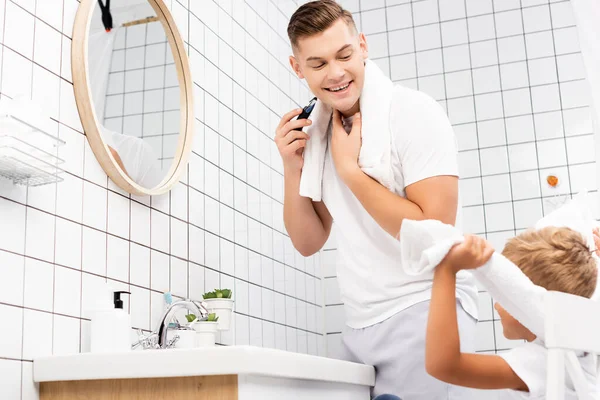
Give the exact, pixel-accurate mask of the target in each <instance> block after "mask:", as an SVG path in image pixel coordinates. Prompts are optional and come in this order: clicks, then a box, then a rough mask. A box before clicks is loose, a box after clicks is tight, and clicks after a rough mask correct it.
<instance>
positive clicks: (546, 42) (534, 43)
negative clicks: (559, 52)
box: [525, 31, 554, 58]
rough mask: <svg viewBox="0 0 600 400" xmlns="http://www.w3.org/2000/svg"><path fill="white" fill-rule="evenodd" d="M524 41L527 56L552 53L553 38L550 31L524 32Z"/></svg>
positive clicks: (547, 55)
mask: <svg viewBox="0 0 600 400" xmlns="http://www.w3.org/2000/svg"><path fill="white" fill-rule="evenodd" d="M525 43H526V44H527V57H528V58H540V57H549V56H553V55H554V39H553V36H552V32H550V31H546V32H538V33H528V34H525Z"/></svg>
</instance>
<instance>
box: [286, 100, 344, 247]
mask: <svg viewBox="0 0 600 400" xmlns="http://www.w3.org/2000/svg"><path fill="white" fill-rule="evenodd" d="M301 112H302V109H296V110H292V111H290V112H288V113H287V114H285V115H284V116H283V117H282V118H281V121H280V122H279V125H278V126H277V130H276V132H275V143H276V144H277V149H278V150H279V153H280V154H281V158H282V161H283V178H284V186H285V189H284V200H283V222H284V224H285V229H286V230H287V232H288V234H289V235H290V239H291V240H292V244H293V245H294V247H295V248H296V250H298V251H299V252H300V254H302V255H303V256H305V257H308V256H310V255H313V254H315V253H316V252H317V251H319V250H320V249H321V247H323V245H324V244H325V242H326V241H327V238H328V237H329V233H330V232H331V224H332V222H333V219H332V218H331V215H330V214H329V211H327V208H326V207H325V204H323V202H318V203H317V202H313V201H312V200H311V199H310V198H308V197H303V196H300V176H301V175H302V166H303V165H304V159H303V158H302V153H303V151H304V148H305V146H306V141H307V140H309V139H310V137H309V136H308V135H307V134H306V133H305V132H302V131H301V130H297V129H302V128H303V127H306V126H309V125H310V124H312V121H311V120H309V119H300V120H298V119H296V120H292V119H293V118H294V117H297V116H298V115H299V114H300V113H301Z"/></svg>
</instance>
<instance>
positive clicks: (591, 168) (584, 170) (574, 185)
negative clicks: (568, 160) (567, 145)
mask: <svg viewBox="0 0 600 400" xmlns="http://www.w3.org/2000/svg"><path fill="white" fill-rule="evenodd" d="M596 177H597V172H596V164H595V163H587V164H579V165H570V166H569V180H570V181H571V182H570V183H571V191H572V192H573V193H579V192H581V191H582V190H583V189H587V190H590V191H591V190H596V189H597V186H598V185H597V183H596V182H597V178H596Z"/></svg>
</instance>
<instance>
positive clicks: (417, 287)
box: [323, 85, 477, 329]
mask: <svg viewBox="0 0 600 400" xmlns="http://www.w3.org/2000/svg"><path fill="white" fill-rule="evenodd" d="M347 122H348V121H347ZM347 122H346V123H347ZM390 126H391V130H392V132H391V135H392V141H391V144H392V168H393V171H394V178H395V180H396V182H397V183H398V187H401V188H403V189H402V192H401V193H398V194H399V195H401V196H403V197H405V193H404V188H406V187H407V186H409V185H411V184H413V183H415V182H418V181H421V180H423V179H427V178H430V177H434V176H440V175H452V176H458V175H459V173H458V159H457V156H458V155H457V148H456V140H455V136H454V132H453V130H452V126H451V124H450V121H449V120H448V117H447V116H446V113H445V112H444V110H443V108H442V107H441V106H440V105H439V104H438V103H437V102H436V101H435V100H433V99H432V98H431V97H429V96H428V95H426V94H424V93H421V92H418V91H416V90H412V89H409V88H405V87H402V86H398V85H397V86H395V88H394V94H393V98H392V105H391V109H390ZM349 128H350V127H349V126H347V127H346V129H347V130H349ZM330 137H331V135H330ZM323 202H324V203H325V205H326V206H327V209H328V210H329V213H330V214H331V215H332V217H333V219H334V221H335V224H336V226H337V230H336V233H337V250H338V260H337V265H336V267H337V268H336V270H337V277H338V284H339V288H340V293H341V298H342V301H343V303H344V308H345V311H346V324H347V325H348V326H349V327H350V328H354V329H360V328H364V327H367V326H371V325H374V324H377V323H379V322H381V321H384V320H385V319H387V318H389V317H391V316H392V315H394V314H396V313H398V312H400V311H402V310H404V309H406V308H408V307H410V306H412V305H415V304H417V303H420V302H422V301H427V300H429V299H430V298H431V287H432V281H433V273H431V274H428V275H424V276H419V277H412V276H409V275H407V274H406V273H404V270H403V268H402V265H401V261H400V260H401V258H400V242H399V241H398V240H396V239H395V238H394V237H392V236H391V235H390V234H389V233H387V232H386V231H385V230H384V229H383V228H381V226H379V224H377V222H376V221H375V220H374V219H373V218H372V217H371V216H370V215H369V213H368V212H367V211H366V210H365V209H364V207H363V206H362V204H361V203H360V202H359V201H358V199H357V198H356V197H355V196H354V194H353V193H352V191H351V190H350V189H349V188H348V187H347V186H346V185H345V184H344V182H343V181H342V180H341V179H340V178H339V176H338V175H337V172H336V171H335V166H334V164H333V160H332V157H331V146H328V151H327V155H326V157H325V167H324V172H323ZM460 208H461V207H460V204H459V207H458V209H459V217H458V218H457V226H460ZM456 288H457V298H458V299H459V301H460V302H461V305H462V307H463V308H464V309H465V311H466V312H467V313H469V314H470V315H471V316H473V317H474V318H477V288H476V286H475V283H474V279H473V277H472V275H471V274H470V273H469V272H467V271H461V272H460V273H459V274H458V275H457V281H456Z"/></svg>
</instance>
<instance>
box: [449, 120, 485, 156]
mask: <svg viewBox="0 0 600 400" xmlns="http://www.w3.org/2000/svg"><path fill="white" fill-rule="evenodd" d="M454 135H455V136H456V141H457V142H458V150H459V151H465V150H473V149H477V148H479V144H478V141H477V125H476V124H475V123H470V124H461V125H456V126H454Z"/></svg>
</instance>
